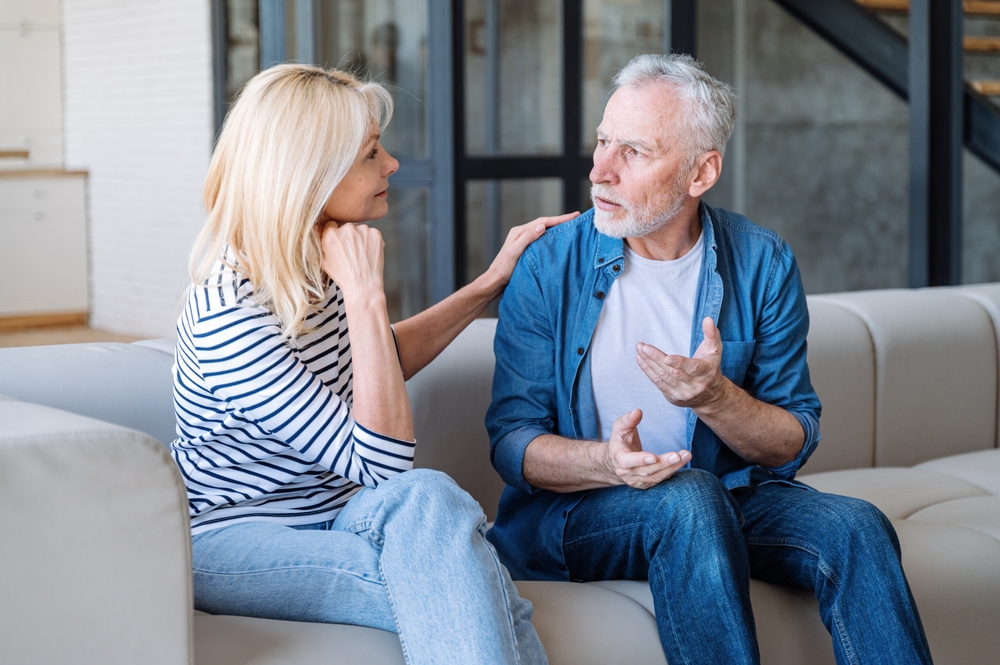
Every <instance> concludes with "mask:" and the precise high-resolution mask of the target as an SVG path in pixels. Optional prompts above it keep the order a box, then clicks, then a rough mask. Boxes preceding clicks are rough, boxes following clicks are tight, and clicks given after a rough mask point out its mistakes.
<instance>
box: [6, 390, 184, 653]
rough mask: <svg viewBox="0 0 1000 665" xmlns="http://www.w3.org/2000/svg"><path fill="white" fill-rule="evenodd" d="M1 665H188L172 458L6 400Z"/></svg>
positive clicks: (124, 433)
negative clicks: (82, 664)
mask: <svg viewBox="0 0 1000 665" xmlns="http://www.w3.org/2000/svg"><path fill="white" fill-rule="evenodd" d="M0 534H3V535H2V537H0V562H3V565H2V566H0V589H2V590H3V592H2V593H0V616H3V617H4V620H3V621H2V622H0V661H2V662H9V663H64V662H78V663H79V662H87V663H102V664H107V665H110V664H112V663H123V664H124V663H130V664H131V663H146V664H150V663H157V664H160V663H162V664H164V665H167V664H170V665H173V664H181V663H191V662H192V634H193V633H192V625H193V619H192V591H191V554H190V550H191V545H190V532H189V520H188V512H187V499H186V495H185V491H184V486H183V483H182V482H181V479H180V475H179V472H178V470H177V468H176V466H175V465H174V463H173V461H172V460H171V459H170V456H169V454H168V452H167V451H166V449H165V448H164V447H163V446H162V445H160V444H159V443H157V442H156V441H155V440H153V439H152V438H150V437H148V436H146V435H144V434H141V433H139V432H136V431H134V430H129V429H125V428H123V427H118V426H116V425H111V424H109V423H105V422H102V421H99V420H94V419H91V418H86V417H84V416H79V415H76V414H72V413H68V412H65V411H60V410H58V409H53V408H50V407H46V406H42V405H39V404H31V403H28V402H20V401H15V400H0Z"/></svg>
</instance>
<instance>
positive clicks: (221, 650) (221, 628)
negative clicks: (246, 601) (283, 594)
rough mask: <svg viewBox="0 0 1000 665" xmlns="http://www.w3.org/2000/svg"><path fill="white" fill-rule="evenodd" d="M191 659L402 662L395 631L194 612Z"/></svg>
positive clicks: (346, 664) (269, 664)
mask: <svg viewBox="0 0 1000 665" xmlns="http://www.w3.org/2000/svg"><path fill="white" fill-rule="evenodd" d="M194 662H195V663H197V665H318V664H319V663H324V664H329V665H396V664H398V665H403V651H402V649H401V648H400V646H399V638H397V637H396V634H395V633H387V632H386V631H384V630H378V629H377V628H366V627H364V626H346V625H342V624H327V623H305V622H301V621H276V620H274V619H255V618H251V617H236V616H212V615H209V614H202V613H197V614H196V615H195V617H194Z"/></svg>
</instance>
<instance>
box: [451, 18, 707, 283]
mask: <svg viewBox="0 0 1000 665" xmlns="http://www.w3.org/2000/svg"><path fill="white" fill-rule="evenodd" d="M464 4H465V3H464V1H463V0H452V2H451V19H452V28H451V39H452V47H451V52H452V71H451V79H452V80H451V82H452V103H453V107H452V117H453V120H454V125H453V127H454V133H453V135H452V147H453V149H454V153H453V155H454V158H453V159H454V161H453V165H454V187H453V192H454V212H453V214H452V216H453V219H454V242H455V245H454V248H453V256H454V261H455V262H454V266H455V268H454V269H455V280H456V286H461V285H462V284H465V283H466V282H467V281H468V278H469V276H468V274H467V269H468V266H467V265H466V242H467V234H466V224H467V219H466V205H467V202H468V201H467V197H466V185H467V184H468V182H469V181H472V180H501V179H515V178H559V179H560V180H561V181H562V188H563V197H562V198H563V209H564V210H566V211H571V210H576V209H577V208H578V207H579V206H580V198H581V191H580V181H581V180H582V179H583V178H586V177H587V176H588V175H589V174H590V169H591V166H592V160H591V157H590V155H585V154H581V151H580V137H581V132H582V127H581V124H582V116H581V113H580V109H581V107H582V105H583V19H584V16H583V2H582V0H562V61H563V71H562V127H563V131H562V134H563V137H562V138H563V140H562V152H561V154H558V155H544V156H539V155H496V156H470V155H468V154H467V152H466V146H465V127H466V121H467V119H466V117H465V94H466V90H465V62H464V55H465V11H464ZM696 8H697V2H696V0H673V1H672V2H671V0H664V13H665V17H668V18H669V25H670V29H669V30H668V31H666V37H667V39H665V40H664V41H665V44H664V50H669V49H670V45H671V44H673V45H675V48H674V50H675V51H679V52H686V53H691V54H692V55H693V54H694V52H695V29H696V22H695V14H696V11H695V10H696ZM526 221H527V220H526Z"/></svg>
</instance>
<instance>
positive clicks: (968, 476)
mask: <svg viewBox="0 0 1000 665" xmlns="http://www.w3.org/2000/svg"><path fill="white" fill-rule="evenodd" d="M915 468H917V469H923V470H926V471H934V472H936V473H941V474H944V475H947V476H953V477H955V478H960V479H961V480H964V481H965V482H967V483H971V484H973V485H975V486H977V487H980V488H982V489H983V490H985V491H986V492H989V493H990V494H1000V450H982V451H979V452H975V453H966V454H964V455H949V456H948V457H940V458H938V459H935V460H931V461H929V462H924V463H923V464H918V465H917V466H916V467H915Z"/></svg>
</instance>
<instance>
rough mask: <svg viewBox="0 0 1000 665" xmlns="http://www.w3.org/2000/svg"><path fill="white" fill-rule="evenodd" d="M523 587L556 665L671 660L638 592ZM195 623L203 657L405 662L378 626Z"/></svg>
mask: <svg viewBox="0 0 1000 665" xmlns="http://www.w3.org/2000/svg"><path fill="white" fill-rule="evenodd" d="M643 585H644V586H646V587H647V589H648V585H645V583H643ZM517 587H518V590H519V591H520V593H521V595H522V596H524V597H525V598H527V599H528V600H530V601H531V603H532V605H533V606H534V608H535V614H534V617H533V619H532V623H533V624H534V626H535V628H536V630H537V631H538V634H539V637H541V639H542V643H543V644H544V645H545V650H546V652H547V653H548V656H549V662H550V663H551V664H552V665H590V664H593V665H631V664H632V663H649V664H651V665H656V664H657V663H660V664H661V665H666V660H665V659H664V657H663V651H662V649H661V648H660V640H659V635H658V633H657V631H656V620H655V619H654V618H653V615H652V614H650V612H648V611H647V610H646V609H645V608H644V607H643V606H642V605H641V604H640V603H637V602H636V601H635V600H633V599H632V598H630V597H627V596H625V595H623V594H621V593H617V592H615V591H612V590H610V589H605V588H601V587H599V586H596V585H589V584H568V583H565V582H517ZM647 593H648V591H647ZM194 626H195V628H194V650H195V663H197V665H299V664H302V665H315V663H329V664H330V665H339V664H341V663H343V664H344V665H364V664H369V663H370V664H371V665H403V652H402V649H401V648H400V645H399V640H398V639H397V637H396V636H395V635H394V634H393V633H387V632H385V631H382V630H377V629H375V628H364V627H361V626H345V625H341V624H322V623H304V622H298V621H276V620H273V619H254V618H250V617H235V616H222V615H215V616H213V615H209V614H205V613H203V612H195V617H194ZM623 636H627V639H623Z"/></svg>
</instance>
